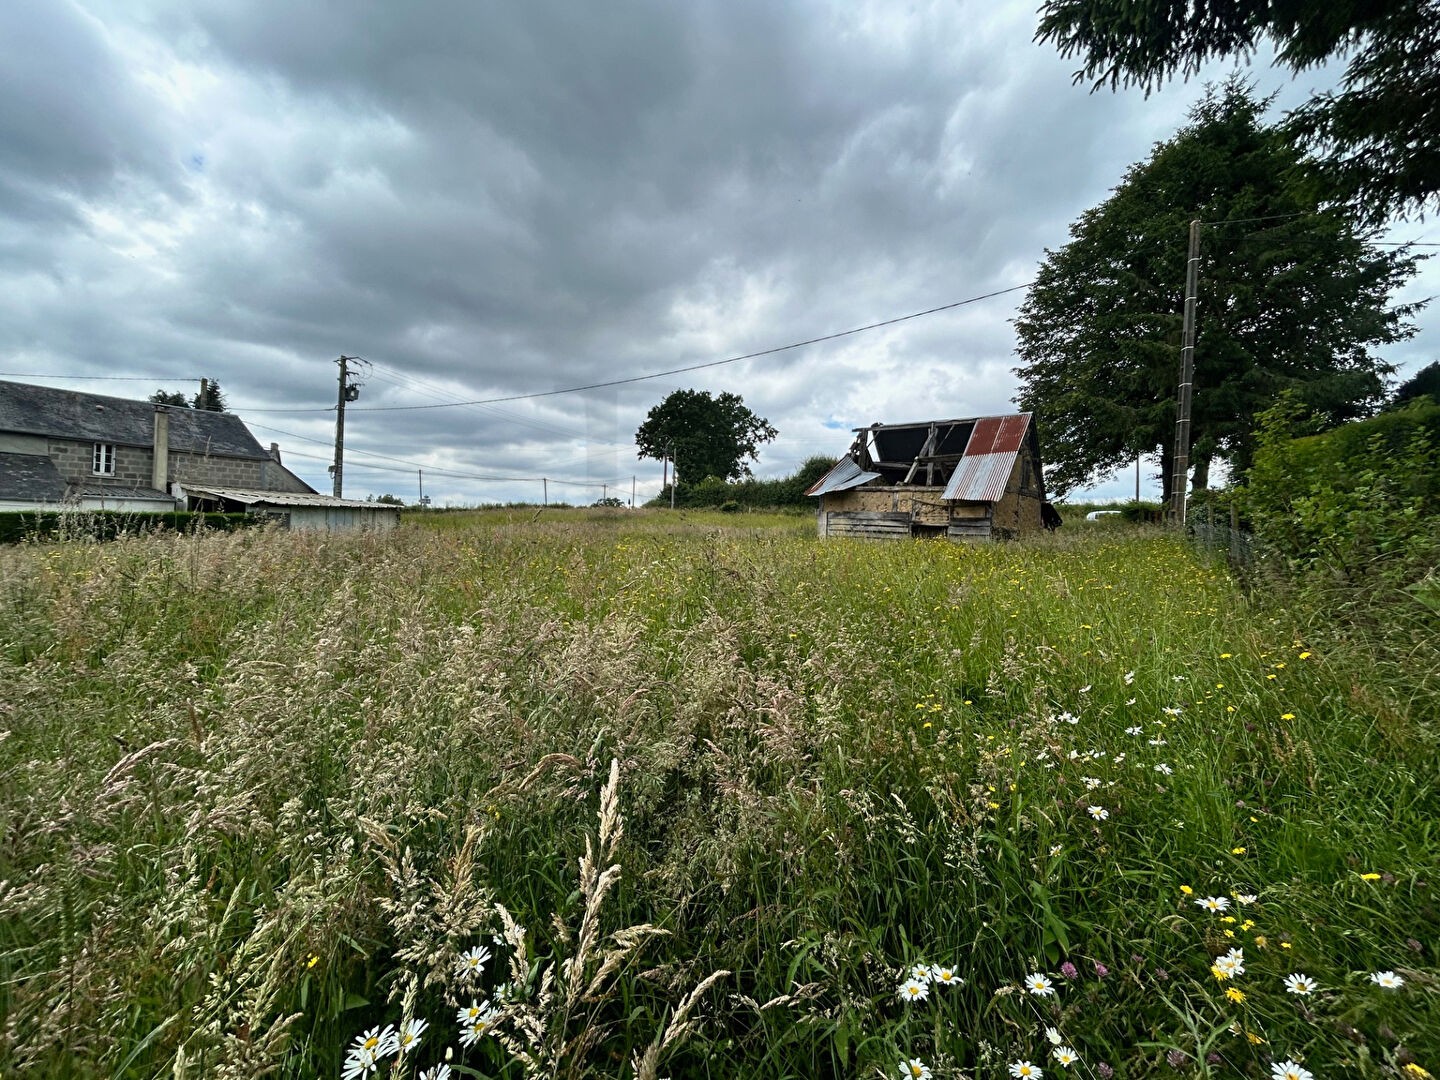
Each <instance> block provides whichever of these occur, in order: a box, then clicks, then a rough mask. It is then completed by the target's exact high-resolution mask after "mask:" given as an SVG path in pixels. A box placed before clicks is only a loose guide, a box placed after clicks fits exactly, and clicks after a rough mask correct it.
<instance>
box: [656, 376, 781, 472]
mask: <svg viewBox="0 0 1440 1080" xmlns="http://www.w3.org/2000/svg"><path fill="white" fill-rule="evenodd" d="M778 434H779V432H777V431H776V430H775V429H774V428H773V427H771V426H770V421H768V420H766V419H765V418H764V417H763V416H756V415H755V414H754V413H753V412H751V411H750V410H749V409H747V408H746V407H745V402H744V400H743V399H742V398H741V397H740V395H738V394H730V393H723V394H721V395H720V396H719V397H711V396H710V394H709V392H708V391H704V390H676V391H675V392H674V393H673V394H671V395H670V396H669V397H667V398H666V399H665V400H664V401H662V402H661V403H660V404H659V405H656V406H655V407H654V408H653V409H651V410H650V413H649V415H648V416H647V417H646V418H645V423H643V424H641V425H640V430H639V431H637V432H635V444H636V446H638V447H639V448H640V453H639V454H638V455H637V456H639V457H641V458H652V459H653V460H655V461H659V460H661V459H662V458H664V457H666V456H667V455H668V456H669V457H670V458H671V459H672V460H673V461H674V462H675V469H676V471H677V473H683V474H684V476H683V477H681V480H682V481H683V482H684V483H686V484H696V483H699V482H700V481H701V480H704V479H705V478H706V477H707V476H718V477H719V478H720V479H722V480H738V479H739V478H740V477H742V476H749V475H750V466H749V465H748V464H747V462H746V459H747V458H748V459H751V460H755V459H756V457H757V450H758V449H759V446H760V444H761V443H767V442H770V441H771V440H772V439H774V438H775V436H776V435H778Z"/></svg>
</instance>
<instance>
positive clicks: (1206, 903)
mask: <svg viewBox="0 0 1440 1080" xmlns="http://www.w3.org/2000/svg"><path fill="white" fill-rule="evenodd" d="M1195 906H1196V907H1200V908H1204V909H1205V910H1206V911H1209V912H1216V911H1225V910H1226V909H1227V908H1229V907H1230V898H1229V897H1228V896H1201V897H1197V898H1196V900H1195Z"/></svg>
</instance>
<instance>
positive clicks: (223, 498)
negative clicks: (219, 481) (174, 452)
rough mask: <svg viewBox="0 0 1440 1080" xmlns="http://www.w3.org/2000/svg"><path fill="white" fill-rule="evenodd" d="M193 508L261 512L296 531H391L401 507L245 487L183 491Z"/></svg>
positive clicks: (198, 488)
mask: <svg viewBox="0 0 1440 1080" xmlns="http://www.w3.org/2000/svg"><path fill="white" fill-rule="evenodd" d="M183 494H184V496H185V499H186V502H187V504H188V505H189V508H190V509H192V510H214V511H221V512H224V513H244V514H261V515H264V516H265V517H268V518H273V519H274V520H276V521H277V522H279V523H280V524H281V525H283V526H284V527H285V528H287V529H293V530H295V531H297V532H348V531H361V530H364V531H371V532H388V531H389V530H391V529H394V528H396V527H397V526H398V525H399V524H400V508H399V507H398V506H392V505H390V504H388V503H374V502H363V501H361V500H360V499H337V498H335V497H333V496H331V495H313V494H301V493H298V492H289V491H250V490H246V489H244V488H219V487H191V486H187V487H186V488H185V489H184V492H183Z"/></svg>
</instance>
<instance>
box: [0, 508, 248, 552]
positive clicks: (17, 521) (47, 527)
mask: <svg viewBox="0 0 1440 1080" xmlns="http://www.w3.org/2000/svg"><path fill="white" fill-rule="evenodd" d="M264 523H265V519H264V518H262V517H257V516H255V515H253V514H203V513H192V512H190V511H172V512H168V513H167V512H160V513H138V512H137V513H131V512H128V511H124V510H33V511H32V510H14V511H5V512H0V543H6V544H17V543H20V542H22V541H25V540H39V541H60V540H114V539H115V538H116V537H118V536H134V535H135V534H137V533H150V532H195V531H198V530H200V529H213V530H217V531H219V532H233V531H234V530H236V529H246V528H250V527H252V526H255V525H262V524H264Z"/></svg>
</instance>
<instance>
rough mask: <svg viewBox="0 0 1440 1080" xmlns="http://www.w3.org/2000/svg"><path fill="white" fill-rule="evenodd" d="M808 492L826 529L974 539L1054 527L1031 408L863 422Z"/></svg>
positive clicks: (827, 532)
mask: <svg viewBox="0 0 1440 1080" xmlns="http://www.w3.org/2000/svg"><path fill="white" fill-rule="evenodd" d="M806 494H807V495H811V496H815V497H817V498H818V499H819V500H820V502H819V507H818V510H817V516H818V528H819V532H820V535H821V536H859V537H872V538H876V539H900V538H905V537H911V536H937V537H938V536H944V537H946V538H947V539H950V540H968V539H989V538H1006V537H1014V536H1023V535H1025V534H1027V533H1035V532H1039V531H1040V530H1041V529H1042V528H1045V527H1050V526H1047V525H1046V521H1047V515H1045V513H1044V508H1045V506H1046V505H1047V504H1046V502H1045V480H1044V475H1043V473H1042V472H1041V468H1040V442H1039V437H1038V435H1037V434H1036V431H1035V423H1034V418H1033V417H1032V416H1031V414H1030V413H1013V414H1009V415H1005V416H978V417H967V418H962V419H953V420H925V421H919V422H916V423H907V424H872V425H870V427H868V428H856V429H855V441H854V442H853V443H852V444H851V447H850V451H849V453H848V454H847V455H846V456H845V457H843V458H841V459H840V461H838V462H837V463H836V464H835V467H834V468H832V469H831V470H830V471H829V472H828V473H826V474H825V475H824V476H823V477H821V478H820V479H819V480H818V481H817V482H816V483H815V484H814V485H813V486H812V487H811V488H810V490H809V491H807V492H806ZM1054 519H1055V515H1053V512H1052V515H1050V516H1049V518H1048V520H1050V521H1051V522H1053V520H1054Z"/></svg>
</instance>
